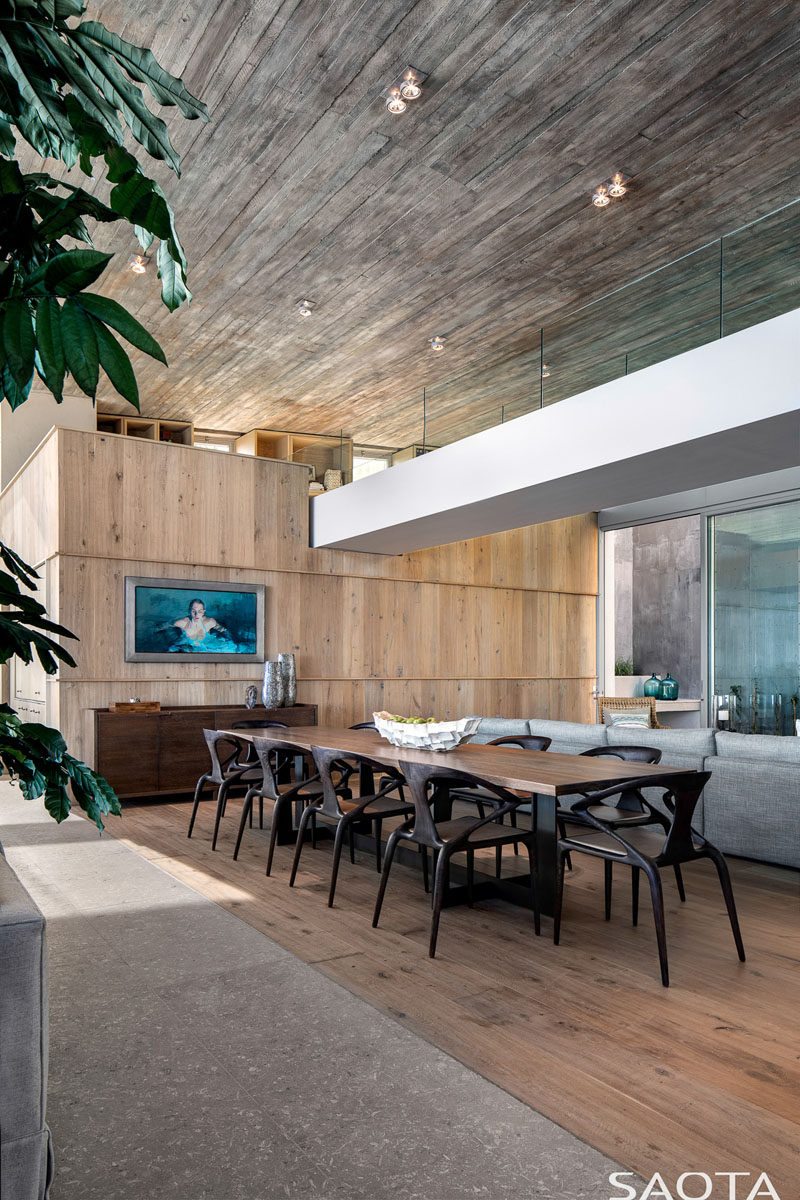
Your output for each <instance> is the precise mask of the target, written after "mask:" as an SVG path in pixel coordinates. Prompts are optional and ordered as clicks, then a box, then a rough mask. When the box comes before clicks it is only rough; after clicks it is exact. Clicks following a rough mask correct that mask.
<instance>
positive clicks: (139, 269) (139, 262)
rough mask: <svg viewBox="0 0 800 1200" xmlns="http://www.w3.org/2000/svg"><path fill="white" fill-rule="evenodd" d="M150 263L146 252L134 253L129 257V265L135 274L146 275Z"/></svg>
mask: <svg viewBox="0 0 800 1200" xmlns="http://www.w3.org/2000/svg"><path fill="white" fill-rule="evenodd" d="M149 265H150V259H149V258H148V256H147V255H146V254H132V255H131V256H130V258H129V259H128V266H129V267H130V269H131V270H132V271H133V273H134V275H144V273H145V271H146V270H147V268H148V266H149Z"/></svg>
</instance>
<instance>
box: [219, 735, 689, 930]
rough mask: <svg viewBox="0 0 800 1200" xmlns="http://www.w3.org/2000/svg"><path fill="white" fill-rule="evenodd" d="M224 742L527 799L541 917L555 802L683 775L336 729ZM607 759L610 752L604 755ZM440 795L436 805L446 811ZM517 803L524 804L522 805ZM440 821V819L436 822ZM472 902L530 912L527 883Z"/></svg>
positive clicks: (505, 884)
mask: <svg viewBox="0 0 800 1200" xmlns="http://www.w3.org/2000/svg"><path fill="white" fill-rule="evenodd" d="M222 732H224V733H226V734H227V735H228V736H230V737H231V738H236V739H239V740H240V741H244V742H251V741H252V740H253V739H254V738H264V739H266V740H267V741H279V742H287V743H290V744H291V745H292V746H296V747H297V748H298V749H300V750H311V749H312V747H314V746H320V747H323V748H325V749H331V750H341V751H342V752H343V753H348V752H349V753H353V754H363V755H367V756H368V757H370V758H372V759H374V760H375V761H376V762H378V763H381V764H382V765H385V766H394V767H396V766H397V765H398V764H399V763H401V762H418V763H430V764H432V765H434V766H437V767H438V766H446V767H447V768H448V769H451V768H452V770H453V771H466V772H467V773H468V774H470V775H477V776H479V777H480V778H481V779H483V780H486V781H487V782H489V783H496V784H499V785H500V786H501V787H505V788H508V789H510V790H511V791H514V792H524V793H525V794H526V797H527V796H530V797H531V801H532V807H533V822H534V826H535V829H536V835H537V836H536V850H537V862H538V873H537V883H538V892H539V901H540V904H541V908H542V912H545V913H552V911H553V907H554V901H555V886H556V845H557V838H558V828H557V823H556V811H557V808H558V798H559V797H561V796H572V795H576V794H578V793H581V792H585V791H588V790H591V791H595V790H599V789H601V788H605V787H610V786H611V785H612V784H615V783H623V782H634V783H638V784H640V785H641V786H646V784H647V778H648V776H651V777H652V776H655V775H667V774H672V773H676V774H677V773H682V772H684V770H685V769H684V768H681V767H663V766H661V765H659V766H651V765H650V764H647V763H633V762H625V761H623V760H622V759H614V758H596V757H593V756H592V757H584V756H582V755H580V754H558V753H554V752H552V751H550V750H523V749H520V748H519V747H514V746H488V745H478V744H475V743H472V742H466V743H464V744H463V745H461V746H458V747H456V749H454V750H447V751H441V750H412V749H410V748H409V747H407V746H393V745H392V744H391V742H387V741H386V739H385V738H382V737H381V736H380V734H379V733H377V732H376V731H374V730H371V729H341V728H336V727H326V726H324V725H295V726H292V727H291V728H290V729H275V728H274V727H271V726H265V727H264V728H263V729H260V728H257V727H254V726H251V727H250V728H248V729H228V730H223V731H222ZM609 752H610V753H611V752H613V747H609ZM447 802H448V800H447V794H446V791H445V792H444V793H442V794H440V797H439V801H438V803H439V804H440V805H441V804H444V805H447ZM523 802H524V801H523ZM442 815H446V814H442ZM284 824H285V827H281V828H279V829H278V838H277V840H278V842H279V843H287V842H292V841H294V839H295V836H296V834H295V831H294V830H293V828H292V826H291V817H290V816H289V814H288V807H287V810H286V821H285V823H284ZM409 861H417V860H416V859H415V858H410V859H409ZM462 891H465V889H462V888H460V887H455V888H451V889H450V894H449V897H448V903H459V902H460V901H461V900H462V899H463V896H462V894H461V893H462ZM474 895H475V898H476V899H479V898H481V897H484V898H486V897H491V896H500V897H502V898H504V899H507V900H512V901H513V902H515V903H518V904H523V905H529V904H530V877H529V876H528V875H527V874H525V875H515V876H511V877H504V878H501V879H494V878H488V877H487V878H484V879H482V880H481V881H480V883H477V884H476V886H475V891H474Z"/></svg>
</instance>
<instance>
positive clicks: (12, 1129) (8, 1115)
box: [0, 852, 53, 1200]
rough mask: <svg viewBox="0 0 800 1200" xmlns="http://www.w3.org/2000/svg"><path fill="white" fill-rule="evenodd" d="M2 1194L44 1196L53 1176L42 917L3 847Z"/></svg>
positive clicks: (3, 1199) (10, 1199)
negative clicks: (47, 1121)
mask: <svg viewBox="0 0 800 1200" xmlns="http://www.w3.org/2000/svg"><path fill="white" fill-rule="evenodd" d="M0 1045H1V1046H2V1049H1V1050H0V1200H42V1198H43V1197H45V1196H46V1195H47V1191H48V1187H49V1183H50V1178H51V1175H52V1161H53V1160H52V1150H51V1146H50V1131H49V1130H48V1128H47V1125H46V1124H45V1099H46V1092H47V958H46V950H45V931H44V917H43V916H42V914H41V913H40V912H39V909H38V908H37V907H36V905H35V904H34V903H33V901H32V900H31V898H30V896H29V895H28V893H27V892H26V891H25V888H24V887H23V886H22V884H21V883H20V881H19V879H18V878H17V876H16V875H15V874H14V872H13V871H12V869H11V867H10V866H9V865H8V863H7V862H6V860H5V858H4V857H3V854H2V852H0Z"/></svg>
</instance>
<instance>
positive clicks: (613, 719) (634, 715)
mask: <svg viewBox="0 0 800 1200" xmlns="http://www.w3.org/2000/svg"><path fill="white" fill-rule="evenodd" d="M603 724H604V725H611V726H615V727H616V726H617V725H638V726H640V727H641V728H643V729H649V728H650V713H649V711H648V710H647V709H645V708H643V709H641V710H640V709H632V708H629V709H627V711H625V712H619V711H609V709H606V710H605V712H604V713H603Z"/></svg>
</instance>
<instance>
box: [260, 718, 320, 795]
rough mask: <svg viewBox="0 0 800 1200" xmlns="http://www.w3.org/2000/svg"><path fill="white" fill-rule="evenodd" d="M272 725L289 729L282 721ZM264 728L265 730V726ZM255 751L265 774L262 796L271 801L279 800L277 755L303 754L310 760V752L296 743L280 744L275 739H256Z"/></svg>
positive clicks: (281, 742) (282, 742)
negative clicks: (276, 767) (276, 772)
mask: <svg viewBox="0 0 800 1200" xmlns="http://www.w3.org/2000/svg"><path fill="white" fill-rule="evenodd" d="M272 724H274V725H277V726H279V727H280V728H281V729H288V728H289V726H288V725H282V724H281V722H280V721H274V722H272ZM262 728H264V726H263V724H262ZM253 750H254V751H255V754H256V758H257V759H258V762H259V763H260V765H261V769H262V771H263V772H264V782H263V784H262V794H263V795H264V796H267V797H269V799H270V800H277V799H278V783H277V780H276V779H275V755H276V753H277V754H280V753H281V752H282V751H283V752H284V753H286V754H293V755H299V754H303V755H304V756H305V757H306V758H307V759H309V758H310V756H309V753H308V751H307V750H304V749H303V747H302V746H297V745H295V743H294V742H284V741H280V742H279V741H276V740H273V738H261V737H254V738H253Z"/></svg>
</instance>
